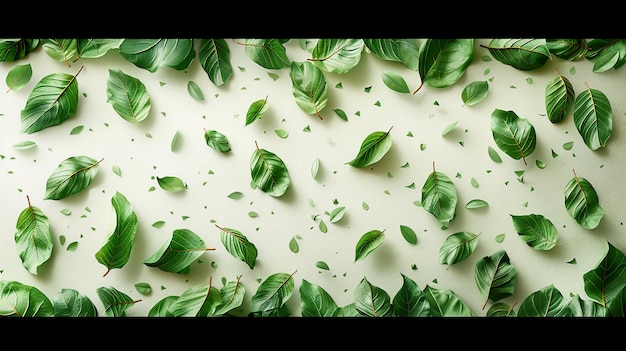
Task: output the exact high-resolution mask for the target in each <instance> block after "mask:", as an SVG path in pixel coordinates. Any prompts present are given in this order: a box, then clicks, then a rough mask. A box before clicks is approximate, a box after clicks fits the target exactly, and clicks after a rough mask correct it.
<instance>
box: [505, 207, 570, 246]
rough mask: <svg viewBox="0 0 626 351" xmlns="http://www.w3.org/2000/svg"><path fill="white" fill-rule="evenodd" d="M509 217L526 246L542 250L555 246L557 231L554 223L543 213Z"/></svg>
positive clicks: (557, 237)
mask: <svg viewBox="0 0 626 351" xmlns="http://www.w3.org/2000/svg"><path fill="white" fill-rule="evenodd" d="M511 218H512V219H513V227H515V231H516V232H517V234H518V235H519V237H520V239H522V241H524V242H525V243H526V244H528V246H530V247H532V248H533V249H535V250H542V251H547V250H551V249H552V248H554V247H555V246H556V244H557V241H558V239H559V233H558V231H557V229H556V227H555V226H554V224H552V222H551V221H550V220H549V219H547V218H546V217H544V216H543V215H540V214H529V215H511Z"/></svg>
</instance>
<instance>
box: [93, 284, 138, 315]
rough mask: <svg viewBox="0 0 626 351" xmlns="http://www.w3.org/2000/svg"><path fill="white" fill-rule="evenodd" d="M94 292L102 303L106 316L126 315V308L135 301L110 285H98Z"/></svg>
mask: <svg viewBox="0 0 626 351" xmlns="http://www.w3.org/2000/svg"><path fill="white" fill-rule="evenodd" d="M96 293H97V294H98V297H99V298H100V301H101V302H102V304H103V305H104V313H105V314H106V315H107V316H108V317H126V310H127V309H129V308H130V307H132V306H133V305H134V304H135V302H136V301H134V300H133V299H131V298H130V296H128V295H126V294H125V293H123V292H121V291H119V290H117V289H116V288H114V287H112V286H103V287H99V288H98V289H96Z"/></svg>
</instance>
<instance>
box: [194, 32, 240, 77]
mask: <svg viewBox="0 0 626 351" xmlns="http://www.w3.org/2000/svg"><path fill="white" fill-rule="evenodd" d="M199 41H200V47H199V49H198V59H199V60H200V65H201V66H202V69H203V70H204V71H205V72H206V74H207V75H208V76H209V79H210V80H211V82H213V84H215V86H218V87H220V86H222V85H224V84H227V83H228V81H229V80H230V77H232V75H233V66H232V64H231V63H230V48H229V47H228V43H227V42H226V40H225V39H199Z"/></svg>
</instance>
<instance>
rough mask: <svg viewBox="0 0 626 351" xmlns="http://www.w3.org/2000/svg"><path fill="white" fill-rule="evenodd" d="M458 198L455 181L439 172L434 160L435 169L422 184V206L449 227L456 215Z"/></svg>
mask: <svg viewBox="0 0 626 351" xmlns="http://www.w3.org/2000/svg"><path fill="white" fill-rule="evenodd" d="M457 200H458V196H457V191H456V187H455V186H454V183H453V182H452V181H451V180H450V178H448V176H447V175H446V174H444V173H442V172H437V171H436V170H435V165H434V162H433V171H432V172H431V173H430V174H429V175H428V178H426V181H425V182H424V185H423V186H422V200H421V201H422V207H423V208H424V209H425V210H426V211H428V212H430V213H431V214H432V215H433V216H435V218H437V220H439V222H440V223H441V224H443V225H444V226H446V227H447V226H448V224H449V223H450V221H451V220H453V219H454V217H455V211H456V203H457Z"/></svg>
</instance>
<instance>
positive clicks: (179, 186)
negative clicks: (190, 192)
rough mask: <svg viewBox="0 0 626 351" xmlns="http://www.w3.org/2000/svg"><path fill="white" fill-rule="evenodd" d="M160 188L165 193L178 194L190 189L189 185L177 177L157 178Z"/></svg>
mask: <svg viewBox="0 0 626 351" xmlns="http://www.w3.org/2000/svg"><path fill="white" fill-rule="evenodd" d="M156 180H157V183H158V184H159V187H161V189H163V190H165V191H171V192H174V193H178V192H181V191H184V190H186V189H187V188H188V186H187V183H185V182H184V181H183V180H182V179H180V178H179V177H176V176H165V177H158V176H157V177H156Z"/></svg>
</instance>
